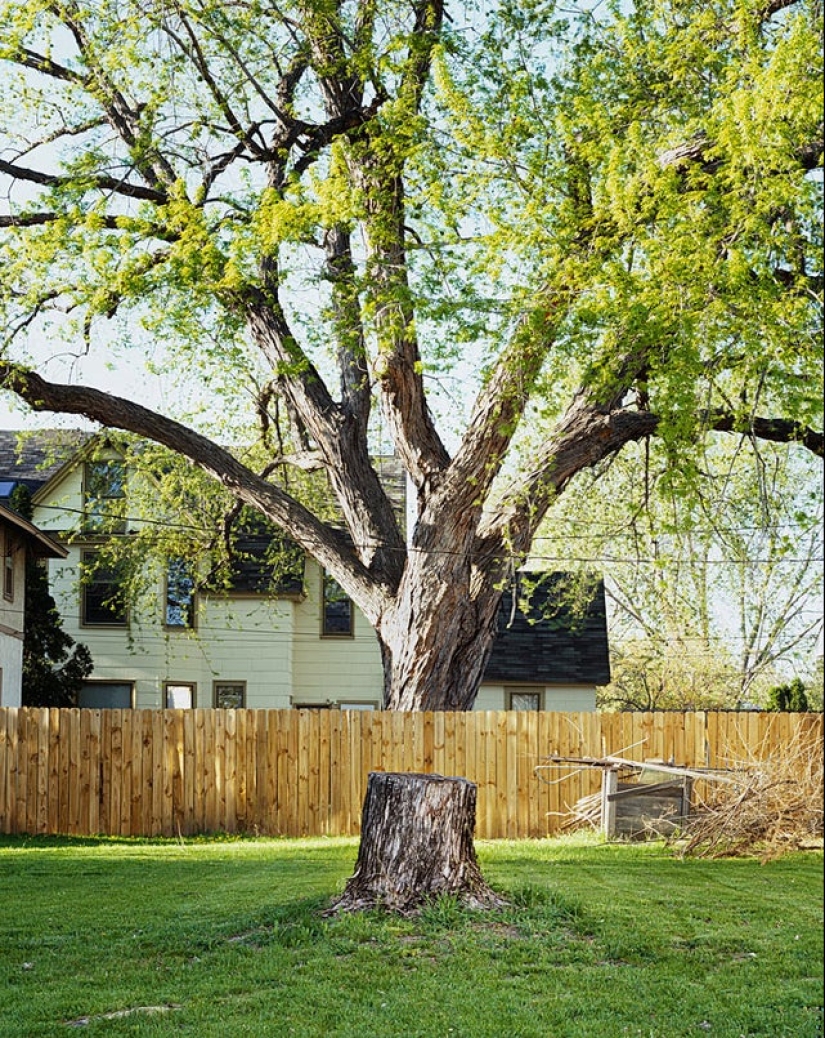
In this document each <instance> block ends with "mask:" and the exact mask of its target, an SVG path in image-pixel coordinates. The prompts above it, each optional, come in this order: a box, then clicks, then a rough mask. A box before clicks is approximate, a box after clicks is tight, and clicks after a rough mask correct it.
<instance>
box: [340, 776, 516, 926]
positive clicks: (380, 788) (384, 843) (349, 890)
mask: <svg viewBox="0 0 825 1038" xmlns="http://www.w3.org/2000/svg"><path fill="white" fill-rule="evenodd" d="M475 817H476V786H475V784H474V783H472V782H468V781H467V779H463V778H444V777H443V776H441V775H421V774H398V773H392V772H371V773H370V776H369V779H368V782H367V795H366V797H365V798H364V808H363V813H362V820H361V844H360V847H359V849H358V859H357V861H356V863H355V872H354V873H353V874H352V876H351V877H350V879H349V880H348V881H347V885H346V887H345V889H344V893H343V894H342V895H341V897H340V898H338V899H337V900H336V901H335V902H334V904H333V905H332V907H331V908H330V913H337V912H358V911H364V910H367V909H370V908H383V909H386V910H388V911H392V912H398V913H407V912H414V911H415V910H417V909H420V908H421V907H423V906H424V905H426V904H427V902H428V901H432V900H434V899H435V898H438V897H442V896H449V897H455V898H458V899H459V900H460V901H461V902H463V903H464V904H465V905H467V906H468V907H471V908H485V909H486V908H496V907H499V906H501V905H504V904H505V903H506V902H505V901H504V899H503V898H501V897H499V896H498V895H497V894H496V893H495V892H494V891H493V890H492V889H491V888H490V887H489V886H488V885H487V883H486V882H485V880H484V878H483V877H482V875H481V870H480V869H479V866H478V860H477V858H476V853H475V847H474V845H473V832H474V830H475Z"/></svg>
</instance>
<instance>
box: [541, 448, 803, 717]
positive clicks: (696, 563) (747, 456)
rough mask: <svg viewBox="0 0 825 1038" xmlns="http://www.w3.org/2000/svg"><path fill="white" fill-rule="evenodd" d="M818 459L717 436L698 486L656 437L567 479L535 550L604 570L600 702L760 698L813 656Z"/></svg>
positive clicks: (644, 706)
mask: <svg viewBox="0 0 825 1038" xmlns="http://www.w3.org/2000/svg"><path fill="white" fill-rule="evenodd" d="M726 448H727V449H726ZM811 462H812V464H808V463H806V462H805V461H804V459H801V458H799V457H798V456H796V455H795V454H794V453H793V452H791V451H789V450H788V448H786V447H781V446H777V445H767V444H756V443H753V442H751V441H749V440H745V441H743V442H741V443H738V444H733V443H727V444H716V445H714V447H713V449H705V450H704V451H703V454H702V457H701V468H702V471H703V473H704V478H703V480H702V482H701V484H694V485H693V486H691V485H686V484H685V482H684V480H683V478H682V474H681V473H679V472H678V471H676V472H674V471H672V470H671V469H670V468H669V465H668V459H667V456H666V454H663V452H662V451H661V449H660V448H659V444H657V443H654V444H649V445H640V446H639V447H634V448H631V449H629V450H627V451H625V452H624V453H623V454H622V456H621V457H620V458H617V459H616V460H614V461H613V462H612V464H611V465H610V466H609V469H608V470H607V471H604V472H602V473H600V474H598V475H597V476H585V477H584V478H580V479H579V480H577V481H576V482H575V483H574V484H573V485H572V486H571V487H570V488H569V490H568V492H567V494H566V495H565V499H564V501H562V502H560V503H559V505H558V506H557V507H556V508H555V509H554V512H553V523H552V526H551V525H549V524H548V526H547V528H546V529H543V530H542V531H541V532H540V534H539V537H538V538H537V539H536V544H535V548H534V550H535V552H536V554H537V555H538V556H539V557H542V556H543V557H545V558H549V559H555V560H558V559H560V558H562V557H564V553H565V552H567V553H568V557H569V558H570V560H571V562H570V564H571V565H572V566H574V567H577V568H580V569H585V570H588V569H592V568H593V567H594V565H598V566H599V568H600V569H601V570H602V571H603V572H604V574H605V577H606V588H607V594H608V600H609V602H610V605H611V621H610V626H611V651H612V672H613V681H612V682H611V685H610V686H608V687H607V688H605V689H603V690H601V691H600V693H599V702H600V704H601V705H602V706H618V707H622V708H626V709H627V708H630V709H640V710H649V709H657V708H668V709H713V708H717V709H718V708H728V709H731V708H736V707H738V706H741V705H743V704H746V703H757V704H764V703H765V701H766V700H765V697H766V695H767V692H768V689H769V688H770V686H771V685H772V684H776V682H777V681H778V680H781V679H782V676H783V674H784V675H785V677H787V674H788V672H790V673H808V672H809V671H810V670H811V669H812V668H813V667H814V666H815V661H816V657H817V653H818V652H819V651H821V650H820V645H821V638H822V630H823V611H822V579H823V562H822V548H823V544H822V522H823V514H822V508H823V501H822V486H821V483H820V482H819V480H818V473H817V472H816V471H815V469H814V467H813V465H815V464H817V463H816V462H814V460H813V459H811ZM640 488H641V493H639V489H640ZM584 516H586V519H585V518H583V517H584ZM546 564H547V563H546V562H545V563H544V565H546Z"/></svg>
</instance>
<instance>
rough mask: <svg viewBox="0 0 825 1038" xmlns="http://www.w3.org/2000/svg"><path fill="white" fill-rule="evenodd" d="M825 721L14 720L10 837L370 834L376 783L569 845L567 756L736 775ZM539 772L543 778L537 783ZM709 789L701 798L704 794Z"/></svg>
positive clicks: (3, 751) (300, 716) (504, 828)
mask: <svg viewBox="0 0 825 1038" xmlns="http://www.w3.org/2000/svg"><path fill="white" fill-rule="evenodd" d="M822 729H823V718H822V715H821V714H806V715H790V714H766V713H755V712H742V713H733V712H730V713H724V712H711V713H703V712H696V713H676V712H674V713H667V714H666V713H660V714H630V713H627V714H614V715H608V714H597V713H595V712H587V713H575V714H564V713H535V714H534V713H529V712H510V713H506V712H503V711H502V712H495V711H478V712H474V713H436V714H430V713H417V714H396V713H389V712H386V713H385V712H381V711H375V712H367V711H308V710H304V711H295V710H270V711H234V710H212V709H207V708H203V709H196V710H189V711H185V710H77V709H70V710H58V709H45V708H44V709H38V708H23V707H19V708H18V707H5V708H2V709H0V832H3V833H16V832H20V833H31V834H33V835H34V834H37V833H66V834H77V835H95V834H97V833H102V834H109V835H124V836H127V835H129V836H139V835H146V836H150V835H161V834H163V835H167V836H176V835H179V834H181V835H184V834H189V833H196V832H202V831H203V832H216V831H221V830H225V831H230V832H231V831H235V830H237V829H241V830H242V829H246V830H249V831H257V832H266V833H278V834H283V835H292V836H294V835H324V834H331V835H336V834H354V833H358V831H359V829H360V822H361V805H362V801H363V796H364V792H365V789H366V779H367V775H368V774H369V772H370V771H380V770H385V771H402V770H403V771H411V770H412V771H433V770H436V771H438V773H440V774H446V775H456V776H460V777H464V778H468V779H469V780H471V781H473V782H475V783H476V785H477V787H478V804H477V834H478V835H479V836H480V837H507V838H511V839H512V838H519V837H527V836H544V835H547V834H550V833H553V832H556V831H558V829H559V827H560V825H561V823H562V819H563V815H564V812H565V810H567V809H569V808H570V807H572V806H573V804H574V803H575V802H576V800H577V799H578V798H579V797H581V796H586V795H589V794H591V793H593V792H595V791H596V790H597V789H598V788H599V781H600V777H601V776H600V772H599V771H598V769H593V768H584V769H577V768H576V767H575V766H574V765H571V766H570V767H568V768H567V769H566V771H565V770H564V769H563V768H550V767H546V766H545V767H541V765H542V762H544V763H545V764H546V762H547V760H548V758H549V757H550V756H551V755H553V754H567V755H570V756H600V755H605V754H607V753H612V754H614V755H621V756H625V757H627V758H629V759H634V760H638V761H640V762H641V761H643V760H644V759H645V758H654V757H657V758H664V759H665V760H670V759H673V760H674V762H675V763H677V764H686V765H694V766H697V767H706V766H711V767H713V766H726V765H727V766H730V765H732V764H736V763H740V764H741V763H749V762H753V761H755V760H757V759H765V758H767V757H770V756H776V755H778V754H780V753H781V752H782V750H783V748H784V747H787V746H791V745H793V744H795V743H797V742H798V741H799V740H802V739H809V740H810V745H811V747H812V750H813V749H815V748H817V747H819V746H821V741H822ZM537 766H539V767H538V770H537ZM698 785H699V786H701V784H698Z"/></svg>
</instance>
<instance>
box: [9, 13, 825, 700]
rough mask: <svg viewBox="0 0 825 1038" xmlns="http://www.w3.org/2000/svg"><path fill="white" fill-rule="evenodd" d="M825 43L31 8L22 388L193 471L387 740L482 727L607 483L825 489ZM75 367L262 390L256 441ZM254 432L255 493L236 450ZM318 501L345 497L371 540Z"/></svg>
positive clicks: (13, 59) (13, 242)
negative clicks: (391, 481)
mask: <svg viewBox="0 0 825 1038" xmlns="http://www.w3.org/2000/svg"><path fill="white" fill-rule="evenodd" d="M602 12H603V13H602ZM820 19H821V4H819V3H818V2H814V0H811V2H807V0H798V2H794V0H775V2H767V3H766V2H765V0H756V2H754V0H736V2H734V0H719V2H718V3H713V4H706V3H698V2H692V0H672V2H661V3H660V2H652V3H647V2H638V3H636V4H631V5H628V4H624V3H621V4H619V3H617V4H615V5H611V9H610V10H608V9H603V8H600V7H598V6H597V7H596V8H595V9H592V10H591V5H583V6H582V9H581V11H580V13H579V14H576V13H571V12H570V10H569V9H565V12H564V14H562V13H561V12H558V13H557V12H556V11H555V10H554V9H553V6H552V4H545V3H541V2H538V0H535V2H523V3H518V4H513V3H510V2H509V0H501V2H491V3H478V4H474V3H472V2H467V3H465V4H463V5H457V4H456V5H450V4H448V3H447V2H446V0H405V2H403V3H400V2H395V0H390V2H388V3H381V4H378V3H375V2H374V0H348V2H344V0H298V2H295V0H286V2H284V3H282V4H274V3H269V2H266V0H244V2H240V0H239V2H227V0H175V2H168V0H100V2H99V3H94V4H88V3H84V2H82V0H26V2H25V3H23V2H20V0H5V2H3V3H2V4H0V25H2V29H0V34H1V35H0V58H1V59H2V64H3V69H2V90H3V95H4V97H3V100H4V111H5V112H6V117H5V120H4V123H5V124H4V126H3V127H2V145H0V156H2V157H0V175H2V177H4V178H5V181H6V183H7V184H8V188H9V189H8V192H7V198H8V204H7V207H6V210H5V212H4V214H3V215H0V236H1V238H0V305H1V306H2V308H3V316H2V328H3V335H4V361H3V365H2V372H1V374H2V379H3V382H4V384H5V386H6V388H7V389H8V390H10V391H11V392H13V393H16V394H18V396H19V397H21V398H22V399H23V400H24V401H26V402H27V403H28V404H29V405H30V406H31V407H33V408H35V409H38V410H46V411H54V412H64V413H69V414H75V415H84V416H87V417H88V418H90V419H93V420H95V421H97V422H99V423H101V424H102V425H103V426H106V427H110V428H119V429H123V430H127V431H129V432H132V433H136V434H138V435H139V436H142V437H148V438H150V439H152V440H155V441H157V442H158V443H160V444H163V445H165V446H166V447H167V448H169V449H171V450H173V451H175V452H177V453H179V454H180V455H182V456H184V457H186V458H188V459H190V460H191V461H192V462H193V463H194V464H195V465H197V466H199V467H200V468H201V469H203V470H205V471H206V472H207V473H209V474H210V475H211V476H213V477H214V479H215V480H217V481H219V482H220V483H221V484H222V485H223V486H224V487H225V488H227V489H228V490H229V491H230V492H231V494H232V495H233V496H234V497H235V498H236V499H237V500H238V501H239V502H242V503H244V504H245V505H248V506H251V507H252V508H254V509H257V510H258V511H260V512H261V513H262V514H263V515H265V516H266V517H267V518H268V519H269V520H271V521H272V522H274V523H275V524H277V525H278V526H280V527H281V528H283V529H284V530H286V531H288V532H289V534H290V535H291V537H293V538H294V539H295V540H296V541H297V542H298V543H299V544H300V545H301V546H302V547H303V548H304V549H305V550H306V551H307V552H308V553H310V554H311V555H312V556H314V557H315V558H316V559H317V560H318V561H319V562H320V563H321V564H322V565H323V566H324V567H326V569H327V570H328V571H329V572H330V573H331V574H332V575H333V576H334V577H335V578H336V579H337V580H338V582H339V583H340V584H341V585H342V587H343V588H344V589H345V591H346V592H347V593H348V594H349V595H350V596H351V597H352V598H353V599H354V600H355V602H356V603H357V604H358V605H359V607H360V608H361V610H362V611H363V612H364V614H365V615H366V617H367V618H368V619H369V621H370V622H371V623H372V625H373V626H374V628H375V631H376V634H377V636H378V640H379V643H380V646H381V650H382V655H383V661H384V667H385V702H386V705H387V706H388V707H390V708H399V709H417V708H430V709H433V708H441V709H467V708H469V707H471V706H472V703H473V701H474V698H475V695H476V691H477V687H478V683H479V680H480V677H481V675H482V673H483V670H484V667H485V663H486V660H487V656H488V653H489V650H490V646H491V641H492V637H493V631H494V624H495V618H496V614H497V607H498V604H499V599H500V596H501V592H502V588H503V586H504V585H505V583H506V581H507V577H508V574H509V573H510V572H511V571H512V569H513V568H514V567H517V566H518V565H520V563H521V561H522V560H523V559H524V558H525V557H526V556H527V554H528V553H529V550H530V546H531V542H532V539H533V537H534V535H535V532H536V530H537V528H538V526H539V524H540V523H541V522H542V521H543V520H545V518H546V517H547V516H548V514H549V513H550V510H551V509H552V506H553V504H554V502H555V501H556V499H557V498H558V496H559V494H561V493H562V492H563V491H564V490H565V489H566V488H567V487H568V486H569V485H570V484H571V482H574V481H575V477H576V476H577V475H578V474H580V473H581V472H583V471H584V470H586V469H589V468H592V467H594V466H599V465H600V464H602V463H603V462H604V461H605V460H606V459H609V458H610V457H611V456H613V455H614V454H616V453H617V452H618V451H620V450H621V449H622V448H623V447H624V446H625V445H627V444H629V443H632V442H635V441H639V440H643V439H645V438H648V437H658V438H660V439H661V441H662V442H663V444H664V446H665V449H666V451H667V452H668V458H669V464H670V465H671V466H673V467H674V468H678V469H679V470H680V471H681V472H682V473H684V474H686V475H689V476H690V478H691V479H695V480H701V479H702V471H701V467H700V466H699V465H698V464H697V463H696V460H697V457H698V455H697V453H696V447H697V445H698V444H701V443H702V442H703V441H706V440H707V439H708V438H709V437H713V436H717V435H728V436H730V435H733V436H746V437H756V438H759V437H761V438H766V439H769V440H774V441H781V442H791V443H794V444H796V445H797V447H798V449H800V450H809V451H813V452H814V453H816V454H819V455H821V454H822V433H821V432H820V431H818V430H819V429H821V391H820V381H821V345H820V309H821V291H822V271H821V266H820V252H819V247H820V237H821V236H820V233H819V227H820V223H821V208H820V205H819V197H818V196H819V183H818V181H817V177H816V174H815V173H813V174H812V171H814V170H816V168H817V167H818V166H819V165H820V164H821V156H822V111H821V87H820V80H821V69H820V62H821V26H820ZM107 329H110V330H109V331H107ZM57 336H63V337H69V339H72V338H74V340H75V342H76V344H77V352H79V353H82V352H84V351H90V352H93V351H95V350H96V349H100V348H103V349H113V348H115V347H120V348H122V349H124V350H125V349H129V348H131V349H133V350H136V351H138V353H142V354H151V355H153V356H158V357H161V362H162V363H163V364H164V365H165V366H167V367H168V368H170V369H175V370H177V371H179V373H180V375H181V383H182V385H186V384H191V382H192V380H194V379H196V378H199V377H201V376H202V377H203V378H204V379H205V380H206V381H207V384H208V385H209V388H210V390H211V391H212V392H215V393H217V392H219V391H221V390H223V391H225V392H230V391H231V390H233V389H237V390H238V392H237V394H236V397H235V398H234V402H233V404H232V408H229V407H228V406H225V405H221V409H222V410H223V411H224V413H227V412H231V413H232V414H233V416H235V417H237V419H238V420H237V422H236V423H234V424H235V428H234V430H233V431H232V435H231V438H230V432H229V430H224V431H222V433H221V434H220V436H219V437H215V436H212V437H210V436H209V435H207V434H205V433H204V431H203V429H204V428H205V427H206V426H205V425H204V423H201V424H200V425H198V423H196V422H195V421H194V420H192V421H186V420H184V411H183V406H182V405H180V404H178V405H177V406H176V407H175V408H173V409H172V411H171V413H165V414H162V413H160V412H159V411H158V410H153V409H150V408H148V407H147V406H145V405H144V404H141V403H139V402H137V401H134V400H129V399H125V398H123V397H121V396H118V395H113V394H107V393H104V392H101V391H100V390H99V389H97V388H94V387H93V386H91V385H85V384H81V383H79V382H78V381H77V380H76V379H69V380H67V381H66V382H63V383H59V382H56V381H50V380H48V379H47V378H46V377H45V373H44V368H43V367H42V366H38V363H37V358H38V357H39V356H40V354H39V353H38V345H37V344H38V342H41V343H42V342H43V341H44V340H46V339H48V341H50V342H56V340H57ZM32 343H33V344H34V345H32ZM161 349H162V351H163V352H162V353H158V352H156V351H160V350H161ZM54 352H55V353H56V352H58V349H57V347H55V350H54ZM227 372H231V375H230V374H227ZM336 372H337V374H336ZM450 379H452V381H450ZM451 387H452V397H451V395H450V391H451ZM173 399H176V398H173ZM376 404H377V406H376ZM438 410H441V411H444V412H446V413H448V414H449V417H450V419H454V420H455V421H454V422H453V421H450V422H449V426H442V427H441V428H439V427H438V426H437V423H436V419H435V417H434V415H435V413H436V411H438ZM256 416H258V418H259V419H260V428H261V438H262V444H264V447H265V449H266V451H267V452H268V454H267V456H266V458H265V459H264V460H263V461H262V463H261V464H260V466H256V467H252V466H251V465H247V464H244V463H243V462H242V461H241V460H239V459H238V456H237V453H233V452H231V451H229V450H227V449H225V448H224V447H222V446H221V445H220V444H221V443H230V442H238V440H237V439H235V437H236V436H241V435H242V436H243V437H244V438H248V436H249V432H250V429H251V428H252V426H253V425H254V421H255V418H256ZM242 419H243V421H246V422H247V427H246V428H243V421H242ZM527 432H529V436H527V435H525V433H527ZM382 436H383V437H385V438H387V437H388V438H389V440H390V442H391V444H392V448H393V450H394V451H395V452H396V454H397V456H398V458H399V459H400V461H401V463H402V465H403V467H404V469H405V471H406V472H407V474H408V476H409V481H410V485H411V487H412V490H413V494H414V504H415V509H414V517H413V520H412V529H411V531H410V533H409V537H408V538H407V537H405V535H404V532H403V530H402V526H401V524H400V522H399V520H398V517H397V516H396V514H395V513H394V511H393V508H392V506H391V502H390V500H389V498H388V496H387V494H386V492H385V489H384V488H383V487H382V484H381V480H380V479H379V475H378V473H377V471H376V468H375V465H374V463H373V461H372V458H373V456H374V455H375V453H376V445H377V443H378V441H379V440H380V438H381V437H382ZM528 441H529V442H528ZM528 448H529V449H528ZM257 456H259V457H260V452H259V453H258V455H257ZM290 466H299V467H304V468H306V467H317V468H320V469H322V470H323V471H324V472H325V474H326V478H327V480H328V483H329V487H330V489H331V493H332V495H333V497H334V500H335V501H336V504H337V508H338V511H339V513H340V516H341V517H342V519H343V524H344V525H343V528H342V527H341V526H340V524H330V523H329V522H327V521H326V516H324V515H321V514H318V513H317V512H316V511H314V510H313V508H312V506H311V501H309V502H307V501H305V500H303V499H302V498H301V496H300V494H298V493H297V492H294V491H293V486H296V485H297V484H293V483H292V482H290V480H289V478H288V476H287V473H288V471H289V468H290Z"/></svg>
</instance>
